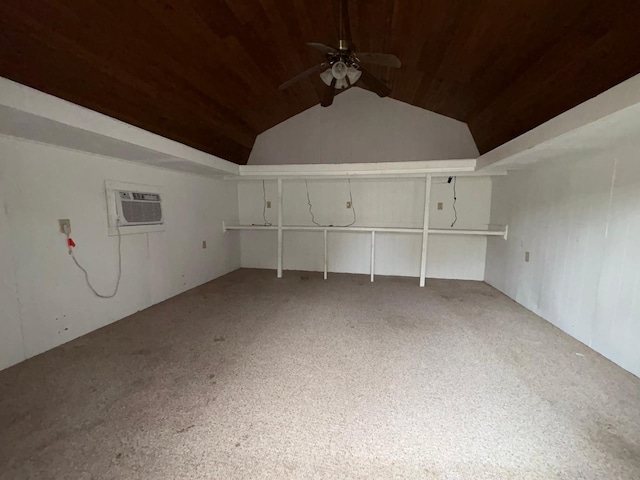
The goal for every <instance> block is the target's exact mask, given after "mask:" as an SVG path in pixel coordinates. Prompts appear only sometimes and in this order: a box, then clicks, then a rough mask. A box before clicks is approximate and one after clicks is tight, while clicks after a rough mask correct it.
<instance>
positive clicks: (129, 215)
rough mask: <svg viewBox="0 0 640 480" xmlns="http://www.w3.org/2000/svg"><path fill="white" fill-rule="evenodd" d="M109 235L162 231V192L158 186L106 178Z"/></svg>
mask: <svg viewBox="0 0 640 480" xmlns="http://www.w3.org/2000/svg"><path fill="white" fill-rule="evenodd" d="M105 190H106V197H107V213H108V222H109V224H108V226H109V235H117V234H118V228H119V229H120V234H122V235H127V234H132V233H149V232H158V231H163V230H164V229H165V227H164V212H163V205H162V192H161V191H160V188H159V187H157V186H151V185H140V184H133V183H128V182H118V181H113V180H107V181H106V182H105Z"/></svg>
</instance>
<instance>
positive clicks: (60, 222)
mask: <svg viewBox="0 0 640 480" xmlns="http://www.w3.org/2000/svg"><path fill="white" fill-rule="evenodd" d="M58 225H59V226H60V233H64V234H66V233H67V232H65V227H67V231H68V232H69V233H71V220H69V219H68V218H61V219H59V220H58Z"/></svg>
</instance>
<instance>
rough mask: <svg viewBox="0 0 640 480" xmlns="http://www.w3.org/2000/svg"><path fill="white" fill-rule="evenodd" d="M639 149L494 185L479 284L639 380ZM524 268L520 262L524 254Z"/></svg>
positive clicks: (501, 179)
mask: <svg viewBox="0 0 640 480" xmlns="http://www.w3.org/2000/svg"><path fill="white" fill-rule="evenodd" d="M639 158H640V149H638V148H636V149H635V150H632V149H628V148H627V149H619V150H617V151H611V152H608V153H599V154H592V155H591V156H590V157H589V158H584V159H581V160H579V161H566V162H561V161H560V162H558V161H556V162H554V163H552V164H545V165H539V166H536V167H535V168H533V169H531V170H526V171H520V172H512V173H510V174H509V176H508V177H495V178H494V179H493V199H492V211H491V221H492V223H508V224H509V239H508V241H507V242H504V241H503V240H498V239H490V240H489V244H488V248H487V265H486V281H487V282H488V283H490V284H491V285H493V286H494V287H496V288H498V289H500V290H502V291H503V292H505V293H506V294H507V295H509V296H510V297H512V298H513V299H515V300H516V301H517V302H519V303H521V304H522V305H524V306H525V307H527V308H529V309H530V310H532V311H534V312H535V313H537V314H539V315H540V316H542V317H543V318H545V319H547V320H548V321H550V322H551V323H553V324H554V325H556V326H558V327H559V328H561V329H562V330H564V331H565V332H567V333H569V334H570V335H572V336H574V337H575V338H577V339H578V340H580V341H582V342H584V343H585V344H587V345H589V346H590V347H592V348H593V349H595V350H596V351H598V352H600V353H602V354H603V355H604V356H606V357H608V358H609V359H611V360H613V361H614V362H616V363H617V364H619V365H620V366H622V367H623V368H625V369H627V370H629V371H631V372H632V373H634V374H635V375H638V376H640V348H638V345H640V248H638V246H639V245H640V161H639ZM526 251H529V252H530V262H529V263H525V261H524V255H525V252H526Z"/></svg>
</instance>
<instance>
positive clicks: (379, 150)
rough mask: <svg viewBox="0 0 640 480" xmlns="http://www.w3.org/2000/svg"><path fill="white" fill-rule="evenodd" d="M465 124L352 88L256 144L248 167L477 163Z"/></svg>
mask: <svg viewBox="0 0 640 480" xmlns="http://www.w3.org/2000/svg"><path fill="white" fill-rule="evenodd" d="M477 156H478V149H477V148H476V145H475V142H474V140H473V137H472V136H471V133H470V131H469V128H468V127H467V124H466V123H463V122H460V121H458V120H454V119H452V118H449V117H445V116H443V115H439V114H437V113H434V112H430V111H428V110H425V109H423V108H419V107H414V106H413V105H409V104H407V103H404V102H400V101H398V100H394V99H392V98H380V97H378V96H377V95H376V94H374V93H371V92H369V91H367V90H363V89H361V88H358V87H355V88H352V89H350V90H348V91H347V92H345V93H343V94H341V95H339V96H338V97H336V98H335V100H334V102H333V105H332V106H331V107H329V108H323V107H321V106H320V105H316V106H314V107H311V108H309V109H308V110H305V111H304V112H302V113H300V114H298V115H296V116H294V117H291V118H289V119H288V120H285V121H284V122H282V123H280V124H278V125H276V126H275V127H272V128H271V129H269V130H267V131H266V132H263V133H262V134H260V135H258V137H257V138H256V141H255V144H254V146H253V150H252V151H251V156H250V157H249V162H248V164H249V165H264V164H266V165H268V164H295V163H354V162H399V161H412V160H444V159H459V158H476V157H477Z"/></svg>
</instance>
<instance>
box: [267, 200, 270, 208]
mask: <svg viewBox="0 0 640 480" xmlns="http://www.w3.org/2000/svg"><path fill="white" fill-rule="evenodd" d="M267 208H271V200H267Z"/></svg>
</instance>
